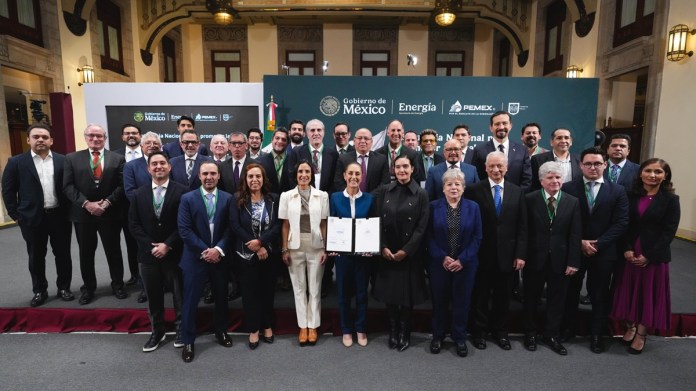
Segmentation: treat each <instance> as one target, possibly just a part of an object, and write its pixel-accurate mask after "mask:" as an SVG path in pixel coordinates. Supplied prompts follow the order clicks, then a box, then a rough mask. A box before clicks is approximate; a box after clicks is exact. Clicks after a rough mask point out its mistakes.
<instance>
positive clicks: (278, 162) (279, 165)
mask: <svg viewBox="0 0 696 391" xmlns="http://www.w3.org/2000/svg"><path fill="white" fill-rule="evenodd" d="M273 163H274V164H275V170H276V176H277V177H278V182H280V176H281V173H282V172H283V157H282V156H280V155H276V157H275V161H274V162H273Z"/></svg>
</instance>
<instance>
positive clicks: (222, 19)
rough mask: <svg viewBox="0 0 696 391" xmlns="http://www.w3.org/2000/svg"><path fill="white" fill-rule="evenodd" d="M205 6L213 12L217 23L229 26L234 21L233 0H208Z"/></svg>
mask: <svg viewBox="0 0 696 391" xmlns="http://www.w3.org/2000/svg"><path fill="white" fill-rule="evenodd" d="M205 7H206V8H207V9H208V11H210V12H211V13H212V14H213V20H214V21H215V23H217V24H220V25H223V26H227V25H230V24H232V21H234V15H233V13H234V8H232V0H206V1H205Z"/></svg>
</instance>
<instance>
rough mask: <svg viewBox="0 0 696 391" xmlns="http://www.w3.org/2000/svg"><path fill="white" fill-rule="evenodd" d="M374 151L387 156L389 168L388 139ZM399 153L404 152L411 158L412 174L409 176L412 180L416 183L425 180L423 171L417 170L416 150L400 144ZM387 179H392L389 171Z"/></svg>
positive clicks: (388, 166)
mask: <svg viewBox="0 0 696 391" xmlns="http://www.w3.org/2000/svg"><path fill="white" fill-rule="evenodd" d="M374 152H377V153H379V154H382V155H384V156H386V157H387V168H389V169H390V168H391V167H390V164H391V163H390V161H389V159H391V157H390V156H389V140H386V144H384V145H383V146H381V147H380V148H377V149H376V150H375V151H374ZM401 153H405V154H406V155H408V157H409V159H411V161H412V162H413V164H414V167H413V174H412V175H411V178H412V179H413V180H414V181H416V183H418V184H420V183H421V182H422V181H424V180H425V173H424V172H423V171H420V170H418V152H416V151H414V150H413V149H411V148H409V147H406V146H404V145H402V146H401ZM389 179H390V180H391V179H392V178H391V173H390V178H389Z"/></svg>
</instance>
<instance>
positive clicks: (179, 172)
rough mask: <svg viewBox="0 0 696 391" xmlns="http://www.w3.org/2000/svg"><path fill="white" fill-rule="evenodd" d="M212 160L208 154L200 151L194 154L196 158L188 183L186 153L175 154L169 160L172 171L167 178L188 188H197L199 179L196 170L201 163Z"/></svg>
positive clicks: (199, 183) (199, 184)
mask: <svg viewBox="0 0 696 391" xmlns="http://www.w3.org/2000/svg"><path fill="white" fill-rule="evenodd" d="M212 161H213V159H211V158H209V157H208V156H202V155H201V154H200V153H199V154H198V155H196V160H195V161H194V162H193V171H192V172H191V183H188V178H187V177H186V155H181V156H177V157H175V158H174V159H171V160H170V161H169V163H170V164H171V165H172V171H171V173H170V174H169V179H171V180H173V181H174V182H179V183H181V184H182V185H184V186H187V187H188V188H189V190H194V189H197V188H199V187H201V180H200V178H199V177H198V171H199V170H200V168H201V163H203V162H212Z"/></svg>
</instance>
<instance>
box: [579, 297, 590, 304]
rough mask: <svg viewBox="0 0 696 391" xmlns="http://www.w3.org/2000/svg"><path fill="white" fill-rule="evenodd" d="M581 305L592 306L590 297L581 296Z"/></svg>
mask: <svg viewBox="0 0 696 391" xmlns="http://www.w3.org/2000/svg"><path fill="white" fill-rule="evenodd" d="M580 304H582V305H590V304H592V300H591V299H590V295H587V296H581V297H580Z"/></svg>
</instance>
